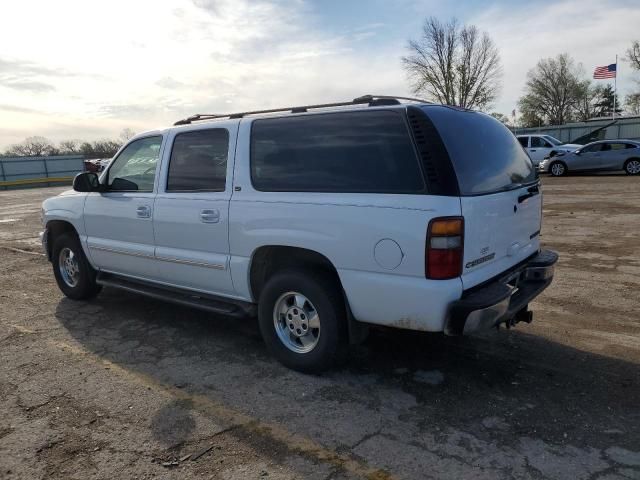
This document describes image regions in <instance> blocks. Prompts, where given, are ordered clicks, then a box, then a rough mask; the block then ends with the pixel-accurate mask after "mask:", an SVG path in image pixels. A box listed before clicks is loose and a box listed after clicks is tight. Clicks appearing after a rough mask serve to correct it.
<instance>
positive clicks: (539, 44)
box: [465, 0, 640, 113]
mask: <svg viewBox="0 0 640 480" xmlns="http://www.w3.org/2000/svg"><path fill="white" fill-rule="evenodd" d="M465 20H466V21H468V22H469V23H473V24H475V25H477V26H478V27H479V28H481V29H482V30H485V31H487V32H488V33H489V35H490V36H491V37H492V38H493V40H494V41H495V42H496V44H497V46H498V48H499V50H500V56H501V59H502V65H503V66H504V77H503V82H502V83H503V90H502V95H501V99H500V100H499V101H498V103H497V105H496V110H498V111H501V112H503V113H506V112H510V111H511V110H512V109H513V108H515V106H516V103H517V100H518V98H519V97H520V96H521V95H522V94H523V89H524V85H525V81H526V75H527V72H528V71H529V70H530V69H532V68H534V67H535V65H536V63H537V62H538V60H540V59H541V58H549V57H555V56H556V55H558V54H560V53H564V52H567V53H569V54H570V55H571V56H572V57H573V58H574V59H575V61H576V62H577V63H581V64H582V65H583V68H584V71H585V78H591V76H592V73H593V69H594V67H595V66H596V65H606V64H608V63H613V62H614V61H615V55H616V53H618V54H619V59H620V60H621V56H622V55H623V54H624V52H625V50H626V48H628V47H629V45H630V44H631V41H632V40H633V39H634V38H637V37H638V30H637V26H638V23H639V22H640V10H639V9H638V4H637V2H636V3H633V2H625V1H622V0H621V1H617V2H614V1H602V0H564V1H556V2H550V3H543V4H537V5H536V6H535V14H532V6H531V4H529V3H525V4H520V5H518V6H516V5H515V4H511V3H509V4H508V5H494V6H491V7H489V8H486V9H485V10H484V11H482V12H481V13H479V14H477V15H475V16H473V17H471V18H469V19H465ZM619 65H620V67H621V72H620V74H619V78H618V94H619V97H620V98H623V97H624V94H625V93H628V91H629V90H630V89H631V88H632V87H633V85H632V84H633V82H632V78H633V74H632V72H630V71H629V68H628V67H626V65H625V64H624V63H623V62H622V61H620V64H619ZM625 67H626V71H625Z"/></svg>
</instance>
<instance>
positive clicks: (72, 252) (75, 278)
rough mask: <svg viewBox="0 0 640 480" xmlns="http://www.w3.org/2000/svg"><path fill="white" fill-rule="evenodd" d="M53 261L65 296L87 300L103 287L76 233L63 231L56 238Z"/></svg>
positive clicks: (54, 269) (54, 270) (55, 273)
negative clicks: (98, 281)
mask: <svg viewBox="0 0 640 480" xmlns="http://www.w3.org/2000/svg"><path fill="white" fill-rule="evenodd" d="M51 263H52V265H53V274H54V276H55V277H56V282H57V283H58V287H59V288H60V290H62V293H64V294H65V296H67V297H69V298H71V299H73V300H86V299H88V298H92V297H95V296H96V295H97V294H98V293H99V292H100V290H101V289H102V287H101V286H100V285H98V284H97V283H96V271H95V270H94V269H93V268H92V267H91V265H89V261H88V260H87V257H86V256H85V254H84V251H83V250H82V246H81V245H80V240H78V237H77V236H76V235H74V234H71V233H63V234H61V235H59V236H58V237H56V238H55V239H54V241H53V251H52V256H51Z"/></svg>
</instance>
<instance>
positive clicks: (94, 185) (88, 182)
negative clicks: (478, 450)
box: [73, 172, 100, 192]
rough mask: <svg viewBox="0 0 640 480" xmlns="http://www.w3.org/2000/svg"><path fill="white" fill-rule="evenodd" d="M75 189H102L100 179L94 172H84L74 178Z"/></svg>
mask: <svg viewBox="0 0 640 480" xmlns="http://www.w3.org/2000/svg"><path fill="white" fill-rule="evenodd" d="M73 189H74V190H75V191H76V192H98V191H100V180H99V179H98V175H96V174H95V173H93V172H82V173H79V174H77V175H76V176H75V177H74V179H73Z"/></svg>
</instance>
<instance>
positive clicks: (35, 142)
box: [5, 136, 56, 157]
mask: <svg viewBox="0 0 640 480" xmlns="http://www.w3.org/2000/svg"><path fill="white" fill-rule="evenodd" d="M54 153H56V148H55V147H54V146H53V144H52V143H51V142H50V141H49V140H48V139H46V138H44V137H39V136H33V137H27V138H25V139H24V140H23V141H22V143H19V144H17V145H12V146H10V147H9V148H8V149H7V151H6V152H5V154H6V155H16V156H27V157H39V156H43V155H51V154H54Z"/></svg>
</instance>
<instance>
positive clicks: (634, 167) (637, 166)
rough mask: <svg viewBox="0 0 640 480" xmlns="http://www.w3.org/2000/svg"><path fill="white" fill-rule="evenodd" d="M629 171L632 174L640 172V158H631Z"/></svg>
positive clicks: (628, 166)
mask: <svg viewBox="0 0 640 480" xmlns="http://www.w3.org/2000/svg"><path fill="white" fill-rule="evenodd" d="M627 172H629V173H631V174H632V175H636V174H638V173H640V160H631V161H630V162H629V163H627Z"/></svg>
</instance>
